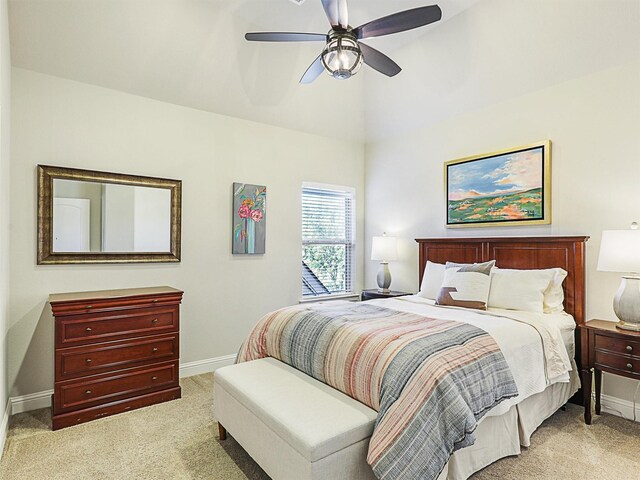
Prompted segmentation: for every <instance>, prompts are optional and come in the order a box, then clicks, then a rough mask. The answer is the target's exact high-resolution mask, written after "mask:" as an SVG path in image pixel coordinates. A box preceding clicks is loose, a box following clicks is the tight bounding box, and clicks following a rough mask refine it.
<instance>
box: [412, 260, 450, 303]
mask: <svg viewBox="0 0 640 480" xmlns="http://www.w3.org/2000/svg"><path fill="white" fill-rule="evenodd" d="M444 270H445V265H444V263H433V262H429V261H427V265H426V266H425V268H424V275H423V276H422V284H421V285H420V291H419V292H418V296H420V297H424V298H430V299H431V300H435V299H436V298H438V293H439V292H440V287H442V279H443V278H444Z"/></svg>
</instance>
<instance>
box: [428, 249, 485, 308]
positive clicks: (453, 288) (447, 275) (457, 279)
mask: <svg viewBox="0 0 640 480" xmlns="http://www.w3.org/2000/svg"><path fill="white" fill-rule="evenodd" d="M495 263H496V262H495V260H491V261H490V262H485V263H473V264H459V263H451V262H447V264H446V269H445V271H444V279H443V280H442V288H441V289H440V292H439V293H438V298H437V299H436V304H437V305H448V306H452V307H465V308H475V309H478V310H486V309H487V299H488V298H489V288H490V286H491V273H492V269H493V266H494V265H495Z"/></svg>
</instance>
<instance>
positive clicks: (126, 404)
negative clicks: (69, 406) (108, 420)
mask: <svg viewBox="0 0 640 480" xmlns="http://www.w3.org/2000/svg"><path fill="white" fill-rule="evenodd" d="M177 398H180V387H174V388H169V389H167V390H161V391H159V392H152V393H146V394H144V395H139V396H136V397H133V398H125V399H124V400H118V401H115V402H111V403H108V404H105V405H98V406H95V407H89V408H84V409H82V410H74V411H71V412H67V413H62V414H60V415H56V416H54V417H53V421H52V426H53V429H54V430H58V429H59V428H64V427H70V426H72V425H77V424H79V423H84V422H89V421H91V420H96V419H98V418H104V417H108V416H109V415H116V414H118V413H124V412H128V411H131V410H135V409H136V408H141V407H146V406H149V405H154V404H156V403H160V402H168V401H169V400H175V399H177Z"/></svg>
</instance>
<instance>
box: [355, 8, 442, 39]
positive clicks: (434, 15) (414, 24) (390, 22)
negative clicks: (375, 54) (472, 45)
mask: <svg viewBox="0 0 640 480" xmlns="http://www.w3.org/2000/svg"><path fill="white" fill-rule="evenodd" d="M441 18H442V10H440V7H439V6H438V5H430V6H428V7H419V8H413V9H411V10H405V11H404V12H398V13H394V14H393V15H389V16H387V17H382V18H379V19H377V20H373V21H371V22H369V23H365V24H364V25H361V26H359V27H358V28H356V29H355V30H354V33H355V34H356V36H357V37H358V39H362V38H372V37H381V36H382V35H390V34H392V33H398V32H404V31H406V30H411V29H413V28H418V27H422V26H424V25H428V24H430V23H433V22H437V21H438V20H440V19H441Z"/></svg>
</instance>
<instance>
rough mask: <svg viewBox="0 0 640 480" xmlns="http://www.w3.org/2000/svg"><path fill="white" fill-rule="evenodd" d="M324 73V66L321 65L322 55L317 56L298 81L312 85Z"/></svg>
mask: <svg viewBox="0 0 640 480" xmlns="http://www.w3.org/2000/svg"><path fill="white" fill-rule="evenodd" d="M322 72H324V66H323V65H322V55H318V58H316V59H315V61H314V62H313V63H312V64H311V65H310V66H309V68H307V71H306V72H304V75H303V76H302V78H301V79H300V83H305V84H308V83H312V82H313V81H314V80H315V79H316V78H318V77H319V76H320V74H321V73H322Z"/></svg>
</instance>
